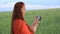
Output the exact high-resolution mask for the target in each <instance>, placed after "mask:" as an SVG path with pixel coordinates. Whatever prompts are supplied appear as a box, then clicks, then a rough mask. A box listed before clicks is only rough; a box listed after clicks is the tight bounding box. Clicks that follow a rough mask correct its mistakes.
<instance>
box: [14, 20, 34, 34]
mask: <svg viewBox="0 0 60 34" xmlns="http://www.w3.org/2000/svg"><path fill="white" fill-rule="evenodd" d="M13 28H14V34H34V33H33V31H31V30H30V27H29V26H28V25H27V24H26V22H25V21H23V20H19V19H16V20H14V25H13Z"/></svg>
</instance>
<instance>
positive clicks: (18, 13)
mask: <svg viewBox="0 0 60 34" xmlns="http://www.w3.org/2000/svg"><path fill="white" fill-rule="evenodd" d="M23 6H24V3H23V2H17V3H16V4H15V6H14V9H13V14H12V23H11V34H14V29H13V25H14V20H15V19H21V20H24V17H23V14H22V10H21V8H22V7H23Z"/></svg>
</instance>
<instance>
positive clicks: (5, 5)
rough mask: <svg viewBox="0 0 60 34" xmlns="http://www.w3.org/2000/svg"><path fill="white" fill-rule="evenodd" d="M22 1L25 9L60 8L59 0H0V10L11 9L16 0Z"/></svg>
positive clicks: (17, 0)
mask: <svg viewBox="0 0 60 34" xmlns="http://www.w3.org/2000/svg"><path fill="white" fill-rule="evenodd" d="M19 1H22V2H24V3H25V4H26V9H27V10H34V9H47V8H60V0H0V11H12V10H13V6H14V4H15V3H16V2H19Z"/></svg>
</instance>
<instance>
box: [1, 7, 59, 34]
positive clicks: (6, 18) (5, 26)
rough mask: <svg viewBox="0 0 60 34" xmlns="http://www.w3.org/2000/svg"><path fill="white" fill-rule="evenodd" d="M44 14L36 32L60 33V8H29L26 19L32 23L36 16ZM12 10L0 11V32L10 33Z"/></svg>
mask: <svg viewBox="0 0 60 34" xmlns="http://www.w3.org/2000/svg"><path fill="white" fill-rule="evenodd" d="M36 15H38V16H42V20H41V22H40V23H39V26H38V27H37V30H36V34H60V8H57V9H45V10H27V11H26V14H25V20H26V21H27V23H28V24H29V25H31V24H32V23H33V21H34V19H35V17H36ZM11 16H12V12H0V34H10V28H11Z"/></svg>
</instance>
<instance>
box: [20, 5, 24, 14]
mask: <svg viewBox="0 0 60 34" xmlns="http://www.w3.org/2000/svg"><path fill="white" fill-rule="evenodd" d="M21 10H22V14H23V15H25V5H24V6H23V7H22V9H21Z"/></svg>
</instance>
